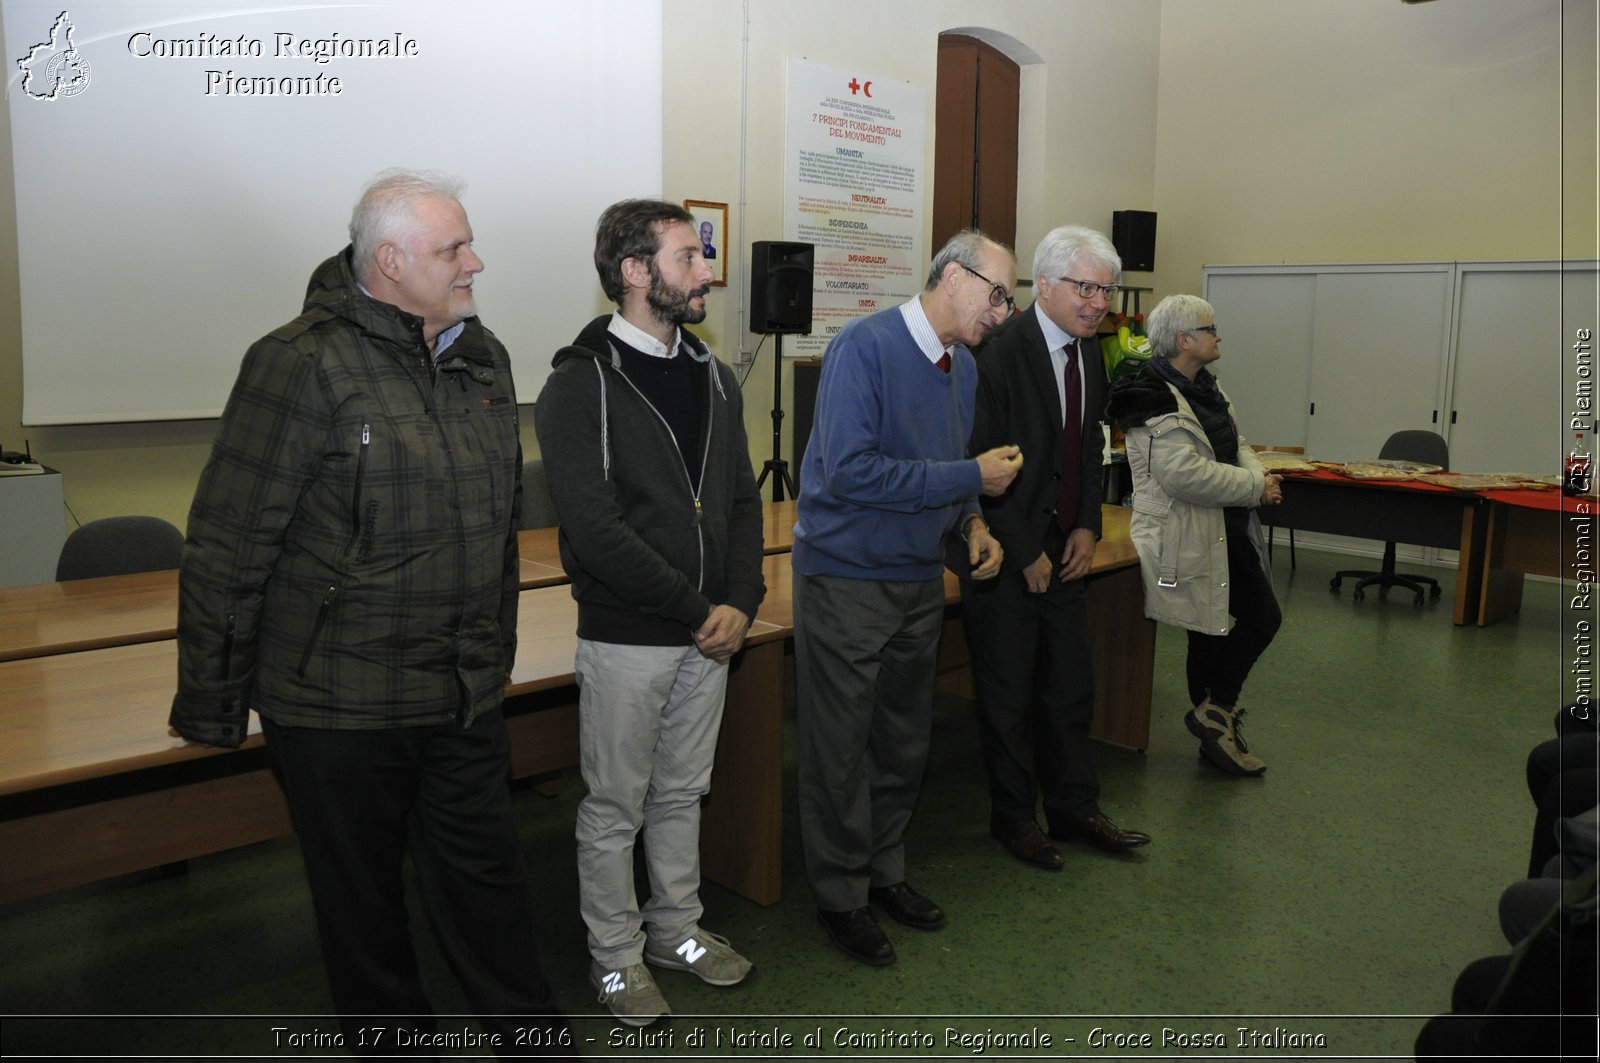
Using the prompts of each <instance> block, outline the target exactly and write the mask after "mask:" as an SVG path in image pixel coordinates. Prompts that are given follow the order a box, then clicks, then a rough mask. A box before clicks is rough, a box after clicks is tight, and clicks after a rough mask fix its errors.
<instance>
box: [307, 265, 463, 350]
mask: <svg viewBox="0 0 1600 1063" xmlns="http://www.w3.org/2000/svg"><path fill="white" fill-rule="evenodd" d="M353 260H354V248H352V247H350V246H348V245H346V247H345V249H344V250H343V251H340V252H339V253H338V254H336V255H334V256H333V257H332V258H329V259H327V260H326V261H324V262H323V263H322V264H321V265H319V266H318V267H317V268H316V269H314V270H312V271H311V280H310V281H308V282H307V284H306V297H305V303H304V306H303V309H302V313H311V312H313V311H317V310H321V311H323V312H324V313H326V314H329V315H330V316H332V317H338V318H343V319H344V320H346V321H349V322H350V323H351V324H353V325H355V326H356V327H358V328H360V329H362V330H363V331H366V332H370V333H373V334H374V335H377V336H381V337H383V338H385V339H388V340H396V341H400V342H405V343H417V344H420V343H422V342H423V341H422V318H421V317H419V316H417V315H416V314H412V313H408V312H406V311H404V310H402V309H400V308H399V307H398V306H394V305H392V304H390V303H386V302H383V301H382V300H380V299H376V298H374V297H372V296H370V295H368V294H366V293H365V292H363V291H362V290H361V285H360V284H359V283H358V282H357V281H356V276H355V270H354V269H353V268H352V267H351V263H352V262H353ZM466 322H467V328H468V329H469V330H471V329H482V328H483V326H482V324H481V323H480V322H479V321H478V319H477V318H476V317H469V318H467V319H466ZM485 331H487V330H485ZM448 350H449V352H450V353H451V355H452V358H451V359H450V360H452V361H455V360H460V361H474V362H479V363H481V364H483V365H491V364H493V360H492V359H491V358H490V356H489V353H488V351H486V350H484V349H483V348H482V347H481V345H479V344H463V345H462V352H463V353H457V351H456V348H455V347H454V346H451V347H450V348H448Z"/></svg>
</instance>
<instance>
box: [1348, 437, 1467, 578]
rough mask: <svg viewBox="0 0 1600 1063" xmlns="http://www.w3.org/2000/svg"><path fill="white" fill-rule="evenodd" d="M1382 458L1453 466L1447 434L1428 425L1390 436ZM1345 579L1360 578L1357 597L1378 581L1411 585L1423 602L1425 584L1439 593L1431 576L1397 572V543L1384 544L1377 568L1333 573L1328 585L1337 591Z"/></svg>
mask: <svg viewBox="0 0 1600 1063" xmlns="http://www.w3.org/2000/svg"><path fill="white" fill-rule="evenodd" d="M1378 457H1379V459H1380V460H1386V461H1416V462H1426V463H1427V464H1429V465H1437V466H1439V468H1441V469H1448V468H1449V467H1450V447H1449V445H1448V444H1447V443H1445V441H1444V437H1443V436H1441V435H1439V434H1438V433H1437V432H1430V431H1428V430H1426V429H1420V428H1417V429H1413V428H1407V429H1404V430H1402V431H1399V432H1396V433H1395V434H1394V435H1392V436H1390V437H1389V438H1388V440H1387V441H1386V442H1385V443H1384V444H1383V449H1382V450H1380V451H1379V452H1378ZM1345 579H1354V580H1359V581H1360V582H1358V583H1357V584H1356V589H1355V593H1354V594H1353V595H1351V597H1353V598H1354V599H1355V600H1356V601H1358V602H1359V601H1361V600H1362V599H1363V598H1365V597H1366V589H1367V588H1368V587H1371V586H1373V585H1376V586H1377V588H1378V592H1379V593H1380V594H1381V593H1382V592H1383V591H1386V590H1388V589H1389V588H1390V587H1394V586H1401V587H1408V588H1410V590H1411V592H1412V593H1413V594H1415V595H1416V596H1417V597H1416V603H1415V604H1416V605H1418V606H1421V605H1422V602H1423V593H1422V588H1423V586H1424V585H1426V586H1427V588H1428V596H1429V597H1432V598H1437V597H1439V581H1438V580H1436V579H1434V578H1433V577H1432V576H1421V575H1417V574H1415V573H1405V574H1402V573H1398V572H1396V571H1395V570H1394V543H1392V542H1387V543H1384V544H1383V565H1382V568H1381V569H1380V570H1379V571H1377V572H1358V571H1355V570H1349V571H1344V572H1336V573H1334V576H1333V579H1332V580H1330V581H1329V582H1328V589H1329V590H1331V591H1334V592H1335V593H1337V592H1338V590H1339V584H1340V582H1341V581H1343V580H1345Z"/></svg>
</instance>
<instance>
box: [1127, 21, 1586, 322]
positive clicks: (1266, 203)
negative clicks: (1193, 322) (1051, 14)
mask: <svg viewBox="0 0 1600 1063" xmlns="http://www.w3.org/2000/svg"><path fill="white" fill-rule="evenodd" d="M1594 43H1595V5H1594V3H1593V2H1592V0H1511V2H1506V0H1439V2H1435V3H1427V4H1403V3H1400V2H1399V0H1338V2H1336V3H1334V2H1317V3H1282V2H1278V0H1205V2H1203V3H1200V2H1194V0H1167V3H1165V4H1164V5H1163V7H1162V19H1161V86H1160V93H1159V102H1158V107H1157V135H1156V143H1157V150H1156V199H1155V201H1156V209H1157V210H1158V212H1159V216H1160V225H1159V241H1160V242H1159V246H1158V249H1157V264H1158V265H1159V266H1160V271H1159V274H1158V282H1159V283H1160V284H1161V285H1162V286H1163V289H1164V290H1165V291H1175V290H1189V291H1198V290H1199V286H1200V280H1201V267H1202V266H1203V265H1205V264H1206V263H1258V262H1259V263H1277V262H1373V261H1379V262H1382V261H1421V260H1445V261H1450V260H1457V259H1501V258H1506V259H1518V258H1520V259H1531V258H1561V257H1567V258H1590V257H1593V256H1594V255H1595V173H1596V171H1595V101H1594V94H1595V53H1594ZM1564 53H1565V60H1566V65H1567V70H1566V81H1565V89H1566V91H1565V94H1564V93H1563V88H1564V85H1563V70H1562V67H1563V58H1564ZM1563 123H1565V129H1564V128H1563ZM1563 153H1565V155H1566V173H1567V174H1568V175H1569V177H1570V178H1571V181H1570V184H1569V186H1568V188H1567V194H1566V198H1565V203H1564V202H1563V187H1562V177H1563Z"/></svg>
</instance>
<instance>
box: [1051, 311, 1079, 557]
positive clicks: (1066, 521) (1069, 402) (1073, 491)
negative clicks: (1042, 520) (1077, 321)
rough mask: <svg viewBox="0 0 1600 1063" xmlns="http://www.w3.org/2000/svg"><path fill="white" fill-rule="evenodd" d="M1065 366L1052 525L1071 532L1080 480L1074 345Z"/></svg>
mask: <svg viewBox="0 0 1600 1063" xmlns="http://www.w3.org/2000/svg"><path fill="white" fill-rule="evenodd" d="M1066 355H1067V364H1066V366H1065V367H1064V368H1063V369H1062V372H1061V378H1062V382H1063V383H1064V384H1065V387H1063V388H1062V391H1063V392H1064V395H1065V398H1066V410H1065V413H1066V415H1067V416H1066V423H1065V425H1063V426H1062V429H1061V490H1060V492H1059V493H1058V494H1057V495H1056V524H1058V525H1059V526H1060V528H1061V530H1062V531H1071V530H1072V526H1073V524H1074V523H1075V522H1076V521H1077V519H1078V496H1079V494H1080V493H1081V491H1082V479H1083V412H1082V407H1083V377H1082V375H1081V374H1080V372H1079V369H1078V344H1077V342H1076V341H1074V342H1072V343H1069V344H1067V347H1066Z"/></svg>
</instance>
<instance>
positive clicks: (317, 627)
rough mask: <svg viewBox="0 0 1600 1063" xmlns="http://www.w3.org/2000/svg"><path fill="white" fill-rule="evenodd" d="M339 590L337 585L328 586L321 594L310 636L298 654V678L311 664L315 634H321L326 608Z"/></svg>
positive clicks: (302, 676)
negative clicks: (303, 650)
mask: <svg viewBox="0 0 1600 1063" xmlns="http://www.w3.org/2000/svg"><path fill="white" fill-rule="evenodd" d="M338 592H339V588H337V587H329V588H328V589H327V591H326V592H325V593H324V594H323V595H322V605H321V606H320V607H319V608H318V609H317V619H316V622H315V623H314V624H312V625H311V637H310V638H308V639H306V649H305V652H304V653H302V654H301V655H300V678H301V679H304V678H305V677H306V669H307V668H308V667H310V665H311V651H312V650H313V649H315V648H316V645H317V636H318V635H320V634H322V625H323V622H324V621H326V620H327V619H328V609H329V608H330V607H331V606H332V605H333V597H334V595H335V594H337V593H338Z"/></svg>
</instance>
